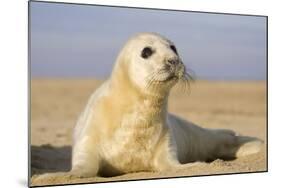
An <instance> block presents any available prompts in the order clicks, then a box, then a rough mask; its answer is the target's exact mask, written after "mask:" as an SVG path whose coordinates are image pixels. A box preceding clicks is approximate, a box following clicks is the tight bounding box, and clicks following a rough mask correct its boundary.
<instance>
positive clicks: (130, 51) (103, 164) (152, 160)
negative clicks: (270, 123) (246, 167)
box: [68, 33, 263, 177]
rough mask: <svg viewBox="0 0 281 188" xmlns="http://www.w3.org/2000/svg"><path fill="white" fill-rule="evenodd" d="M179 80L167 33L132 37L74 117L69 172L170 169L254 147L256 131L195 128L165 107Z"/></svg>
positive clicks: (182, 74)
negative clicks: (250, 134) (252, 134)
mask: <svg viewBox="0 0 281 188" xmlns="http://www.w3.org/2000/svg"><path fill="white" fill-rule="evenodd" d="M180 81H188V79H187V73H186V68H185V66H184V64H183V62H182V60H181V58H180V56H179V54H178V52H177V49H176V47H175V45H174V44H173V43H172V42H171V41H170V40H168V39H166V38H165V37H163V36H161V35H159V34H156V33H140V34H137V35H135V36H133V37H132V38H130V39H129V40H128V42H127V43H126V44H125V46H124V47H123V49H122V50H121V52H120V53H119V55H118V57H117V60H116V63H115V66H114V68H113V71H112V74H111V76H110V78H109V79H108V80H107V81H105V82H104V83H103V84H102V85H101V86H100V87H99V88H98V89H97V90H96V91H95V92H94V93H93V95H92V96H91V97H90V99H89V101H88V104H87V106H86V108H85V110H84V111H83V112H82V114H81V116H80V117H79V119H78V122H77V125H76V127H75V129H74V135H73V149H72V168H71V171H70V172H68V173H69V174H70V175H73V176H78V177H93V176H99V175H100V176H115V175H120V174H124V173H130V172H139V171H158V172H159V171H169V170H175V169H183V168H187V167H190V166H193V165H196V164H198V162H199V163H200V162H206V161H211V160H214V159H217V158H221V159H233V158H236V157H239V156H243V155H249V154H253V153H256V152H258V151H259V150H260V148H261V145H262V143H263V141H261V140H259V139H258V138H253V137H247V136H239V135H238V134H236V133H235V132H233V131H231V130H224V129H205V128H201V127H199V126H197V125H195V124H193V123H191V122H189V121H187V120H184V119H182V118H179V117H177V116H175V115H172V114H170V113H168V110H167V103H168V97H169V93H170V90H171V88H172V87H173V86H174V85H176V84H177V83H178V82H180Z"/></svg>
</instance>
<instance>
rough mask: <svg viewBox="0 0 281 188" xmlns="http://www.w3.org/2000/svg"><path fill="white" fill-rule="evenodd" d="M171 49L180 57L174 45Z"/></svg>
mask: <svg viewBox="0 0 281 188" xmlns="http://www.w3.org/2000/svg"><path fill="white" fill-rule="evenodd" d="M170 48H171V49H172V50H173V51H174V52H175V54H177V55H178V51H177V49H176V47H175V46H174V45H171V46H170Z"/></svg>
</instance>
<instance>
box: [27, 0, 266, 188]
mask: <svg viewBox="0 0 281 188" xmlns="http://www.w3.org/2000/svg"><path fill="white" fill-rule="evenodd" d="M29 8H30V9H29V11H30V12H29V13H30V17H29V18H30V22H29V23H30V30H29V31H30V54H31V55H30V58H31V76H32V77H31V93H30V95H31V100H30V102H31V129H30V130H31V134H30V135H31V174H32V179H31V182H32V185H42V184H43V185H46V184H55V183H58V182H56V179H54V180H52V179H50V180H45V181H44V182H42V181H40V180H38V181H37V180H36V175H38V174H41V173H46V172H60V171H67V170H69V169H70V161H71V145H72V132H73V128H74V126H75V124H76V122H77V119H78V117H79V115H80V113H81V112H82V111H83V109H84V108H85V105H86V104H87V101H88V100H89V98H90V96H91V95H92V93H93V92H94V91H95V90H96V89H97V88H98V87H99V86H100V85H101V84H102V83H103V80H104V79H105V78H107V77H108V76H109V75H110V73H111V70H112V66H113V65H114V62H115V59H116V57H117V55H118V53H119V51H120V49H121V48H122V46H123V45H124V43H125V42H126V41H127V40H128V38H129V37H131V36H132V35H134V34H136V33H138V32H157V33H160V34H161V35H164V36H166V37H167V38H169V39H170V40H171V41H173V42H174V43H175V44H176V47H177V50H178V52H179V54H180V56H181V58H182V59H183V61H184V62H185V64H186V67H187V68H188V69H191V70H193V72H194V74H195V78H196V79H197V80H196V82H194V83H192V84H191V85H190V92H184V91H185V90H182V88H180V87H175V89H173V90H172V91H171V93H170V97H169V105H168V106H169V108H168V110H169V112H171V113H174V114H176V115H178V116H180V117H182V118H184V119H188V120H189V121H191V122H194V123H195V124H197V125H200V126H201V127H205V128H222V129H232V130H234V131H236V132H238V133H239V134H242V135H247V136H254V137H258V138H261V139H263V140H265V141H266V135H267V126H266V125H267V97H266V94H267V86H266V83H267V82H266V77H267V76H266V73H267V72H266V71H267V70H266V68H267V65H266V63H267V61H266V60H267V59H266V58H267V57H266V51H267V49H266V48H267V46H266V44H267V41H266V40H267V33H266V24H267V23H266V17H261V16H240V15H226V14H210V13H196V12H179V11H164V10H150V9H135V8H116V7H104V6H89V5H88V6H87V5H76V4H75V5H74V4H62V3H41V2H34V1H33V2H30V7H29ZM266 164H267V163H266V149H265V148H264V149H263V151H262V152H260V153H259V154H258V155H253V156H249V157H244V158H243V159H240V160H234V161H231V162H229V161H227V162H223V161H217V162H216V161H215V162H213V163H211V165H208V166H203V167H199V168H194V169H193V170H190V169H188V170H187V171H181V172H179V173H173V172H167V174H166V176H169V177H174V176H183V175H184V176H186V175H203V174H223V173H237V172H253V171H264V170H266V169H267V166H266ZM33 175H35V176H33ZM162 176H163V174H161V173H137V174H128V175H124V176H121V177H111V178H107V179H106V181H111V180H121V179H122V180H128V179H146V178H151V177H162ZM115 178H116V179H115ZM76 181H78V182H79V181H80V182H81V180H79V179H78V180H75V179H74V180H73V179H70V180H68V179H66V180H65V183H69V182H71V183H73V182H76ZM89 181H93V182H95V181H105V179H103V178H101V179H98V178H96V177H95V178H92V179H89ZM60 183H61V182H60Z"/></svg>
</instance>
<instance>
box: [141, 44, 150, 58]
mask: <svg viewBox="0 0 281 188" xmlns="http://www.w3.org/2000/svg"><path fill="white" fill-rule="evenodd" d="M152 54H153V50H152V49H151V47H145V48H144V49H143V50H142V52H141V57H142V58H144V59H147V58H149V57H150V56H151V55H152Z"/></svg>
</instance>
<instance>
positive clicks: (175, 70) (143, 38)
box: [116, 33, 186, 94]
mask: <svg viewBox="0 0 281 188" xmlns="http://www.w3.org/2000/svg"><path fill="white" fill-rule="evenodd" d="M121 66H122V67H123V68H122V70H127V71H126V72H124V71H123V73H122V74H125V75H127V79H129V80H130V82H132V84H133V85H135V86H137V87H138V88H140V89H141V90H142V91H143V92H148V93H159V94H160V93H163V92H166V93H167V92H169V90H170V89H171V87H172V86H174V85H175V84H176V83H177V82H178V81H179V80H185V79H186V71H185V66H184V64H183V63H182V60H181V58H180V56H179V54H178V52H177V49H176V47H175V45H174V44H173V43H172V42H171V41H170V40H168V39H166V38H164V37H163V36H160V35H159V34H156V33H140V34H137V35H135V36H134V37H132V38H131V39H130V40H129V41H128V42H127V43H126V44H125V46H124V48H123V49H122V51H121V52H120V54H119V57H118V60H117V65H116V67H117V68H116V69H119V68H120V67H121ZM124 66H126V68H124ZM123 76H124V75H123Z"/></svg>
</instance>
